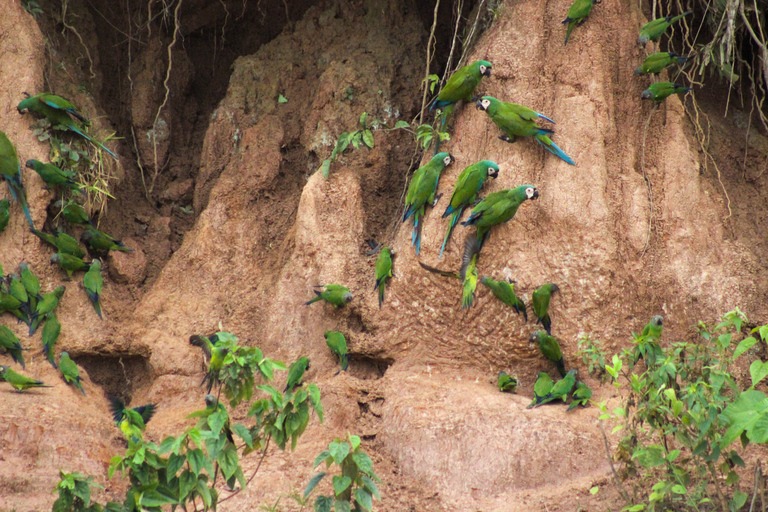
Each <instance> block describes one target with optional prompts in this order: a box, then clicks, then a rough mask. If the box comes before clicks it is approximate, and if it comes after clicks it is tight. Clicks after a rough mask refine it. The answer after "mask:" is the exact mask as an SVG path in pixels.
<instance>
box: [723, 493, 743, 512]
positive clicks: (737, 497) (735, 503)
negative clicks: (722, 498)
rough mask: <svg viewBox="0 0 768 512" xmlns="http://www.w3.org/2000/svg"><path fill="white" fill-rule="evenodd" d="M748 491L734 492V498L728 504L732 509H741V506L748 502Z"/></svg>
mask: <svg viewBox="0 0 768 512" xmlns="http://www.w3.org/2000/svg"><path fill="white" fill-rule="evenodd" d="M747 497H748V496H747V493H745V492H742V491H736V492H734V493H733V499H732V500H731V502H730V503H729V504H728V506H729V508H730V509H731V510H740V509H741V507H743V506H744V504H745V503H746V502H747Z"/></svg>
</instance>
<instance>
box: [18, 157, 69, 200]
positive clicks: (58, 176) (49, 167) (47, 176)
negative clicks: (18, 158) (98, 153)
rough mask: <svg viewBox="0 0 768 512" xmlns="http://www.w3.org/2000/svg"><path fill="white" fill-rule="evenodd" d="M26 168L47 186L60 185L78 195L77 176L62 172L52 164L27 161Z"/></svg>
mask: <svg viewBox="0 0 768 512" xmlns="http://www.w3.org/2000/svg"><path fill="white" fill-rule="evenodd" d="M24 165H25V166H26V167H27V168H29V169H32V170H33V171H35V172H36V173H37V174H39V175H40V177H41V178H42V179H43V181H44V182H46V183H47V184H48V185H61V186H62V187H64V188H68V189H70V190H71V191H72V192H75V193H77V194H79V193H80V190H81V189H80V185H78V183H77V182H76V181H75V179H76V178H77V174H76V173H75V172H73V171H70V170H66V171H65V170H63V169H60V168H58V167H56V166H55V165H53V164H44V163H43V162H41V161H40V160H27V163H26V164H24Z"/></svg>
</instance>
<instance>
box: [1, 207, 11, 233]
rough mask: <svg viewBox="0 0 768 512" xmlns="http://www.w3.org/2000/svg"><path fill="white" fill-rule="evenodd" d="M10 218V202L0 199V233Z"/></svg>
mask: <svg viewBox="0 0 768 512" xmlns="http://www.w3.org/2000/svg"><path fill="white" fill-rule="evenodd" d="M10 220H11V202H10V201H9V200H7V199H0V233H2V232H3V231H4V230H5V228H6V227H7V226H8V221H10Z"/></svg>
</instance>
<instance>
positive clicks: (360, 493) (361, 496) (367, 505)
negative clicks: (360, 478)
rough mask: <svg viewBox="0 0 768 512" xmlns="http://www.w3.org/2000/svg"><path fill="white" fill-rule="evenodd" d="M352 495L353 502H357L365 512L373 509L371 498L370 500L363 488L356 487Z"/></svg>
mask: <svg viewBox="0 0 768 512" xmlns="http://www.w3.org/2000/svg"><path fill="white" fill-rule="evenodd" d="M353 494H354V495H355V501H357V503H358V504H359V505H360V506H361V507H363V508H364V509H365V510H367V511H368V512H370V510H371V509H372V508H373V498H371V493H370V492H368V490H367V489H365V488H363V487H358V488H357V489H355V490H354V493H353Z"/></svg>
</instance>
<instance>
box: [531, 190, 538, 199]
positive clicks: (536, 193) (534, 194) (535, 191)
mask: <svg viewBox="0 0 768 512" xmlns="http://www.w3.org/2000/svg"><path fill="white" fill-rule="evenodd" d="M538 198H539V189H536V190H534V191H533V196H531V200H534V199H538Z"/></svg>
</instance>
